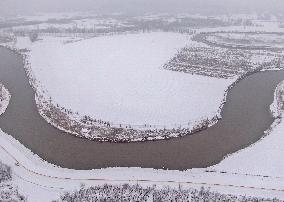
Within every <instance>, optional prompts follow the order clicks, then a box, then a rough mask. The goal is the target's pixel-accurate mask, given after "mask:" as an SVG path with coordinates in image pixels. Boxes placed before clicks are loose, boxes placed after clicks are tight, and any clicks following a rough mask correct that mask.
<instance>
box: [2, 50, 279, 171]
mask: <svg viewBox="0 0 284 202" xmlns="http://www.w3.org/2000/svg"><path fill="white" fill-rule="evenodd" d="M282 80H284V71H283V70H282V71H268V72H261V73H257V74H254V75H252V76H249V77H247V78H246V79H244V80H242V81H241V82H240V83H238V84H237V85H236V86H235V87H234V88H233V89H232V90H231V91H230V92H229V94H228V97H227V103H226V104H225V106H224V108H223V111H222V116H223V119H222V120H220V121H219V122H218V123H217V124H215V125H214V126H212V127H210V128H209V129H207V130H204V131H201V132H199V133H196V134H194V135H190V136H186V137H182V138H176V139H171V140H161V141H155V142H144V143H99V142H92V141H89V140H86V139H81V138H77V137H73V136H72V135H69V134H66V133H65V132H62V131H60V130H58V129H56V128H54V127H53V126H51V125H49V124H48V123H47V122H46V121H45V120H44V119H43V118H42V117H41V116H40V115H39V114H38V111H37V108H36V104H35V100H34V91H33V89H32V88H31V87H30V85H29V83H28V79H27V77H26V75H25V71H24V67H23V64H22V59H21V57H20V56H18V55H16V54H14V53H13V52H11V51H9V50H7V49H5V48H0V82H2V83H3V84H4V85H5V86H6V87H7V88H8V90H9V91H10V93H11V94H12V98H11V102H10V105H9V106H8V109H7V111H6V112H5V113H4V114H3V115H2V116H1V117H0V128H1V129H2V130H3V131H4V132H6V133H8V134H10V135H12V136H13V137H14V138H16V139H17V140H19V141H20V142H21V143H22V144H24V145H25V146H26V147H27V148H29V149H31V150H32V151H33V152H34V153H36V154H38V155H39V156H40V157H41V158H43V159H45V160H47V161H48V162H50V163H53V164H56V165H59V166H61V167H65V168H72V169H95V168H106V167H143V168H168V169H175V170H184V169H189V168H200V167H207V166H211V165H214V164H216V163H218V162H220V161H221V160H222V159H223V157H224V156H226V155H227V154H230V153H233V152H236V151H238V150H240V149H242V148H245V147H247V146H249V145H250V144H252V143H254V142H256V141H257V140H259V139H260V138H261V137H262V136H263V135H264V132H263V131H265V130H266V129H267V128H268V127H269V126H270V125H271V124H272V122H273V120H274V119H273V118H272V116H271V113H270V110H269V105H270V104H271V103H272V101H273V94H274V90H275V88H276V86H277V84H278V83H280V82H281V81H282ZM62 93H64V92H62ZM209 99H210V98H209Z"/></svg>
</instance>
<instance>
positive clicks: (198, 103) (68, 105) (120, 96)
mask: <svg viewBox="0 0 284 202" xmlns="http://www.w3.org/2000/svg"><path fill="white" fill-rule="evenodd" d="M72 40H74V39H70V38H62V37H61V38H57V37H44V38H43V39H42V40H39V41H36V42H34V43H31V42H30V41H29V39H28V38H18V40H17V43H16V48H18V49H28V50H29V51H27V52H26V53H25V55H26V69H27V72H28V75H29V77H30V80H31V83H32V85H33V86H34V87H35V89H36V91H37V97H36V100H37V104H38V108H39V112H40V114H41V115H42V116H43V117H44V118H45V119H46V120H47V121H48V122H49V123H51V124H52V125H54V126H56V127H58V128H59V129H61V130H65V131H67V132H69V133H73V134H75V135H77V136H80V137H86V138H88V139H95V140H101V141H123V140H125V141H144V140H153V139H165V138H170V137H178V136H183V135H188V134H190V133H192V132H195V131H196V130H199V129H201V128H206V127H208V126H210V125H212V124H213V123H215V122H216V121H217V119H218V117H219V115H220V106H221V105H222V103H223V102H224V93H225V91H226V89H227V88H228V86H229V85H230V84H231V83H233V82H234V79H217V78H208V77H204V76H198V75H191V74H184V73H181V72H174V71H167V70H165V69H163V65H164V64H165V63H166V62H167V61H168V60H170V59H171V57H172V56H173V55H175V54H176V53H177V51H178V50H179V49H180V48H182V47H184V46H185V45H190V40H189V39H188V36H187V35H183V34H177V33H160V32H153V33H147V34H145V33H140V34H128V35H118V36H112V37H110V36H105V37H96V38H92V39H87V40H82V41H79V42H78V41H76V42H72ZM67 42H68V43H67ZM70 42H71V43H70ZM62 58H64V59H62ZM38 81H40V83H39V82H38ZM41 86H43V87H41ZM43 89H44V90H43ZM63 92H64V93H63ZM208 98H210V99H208ZM68 109H72V111H71V110H68ZM74 112H79V113H74ZM79 114H80V115H86V116H80V115H79Z"/></svg>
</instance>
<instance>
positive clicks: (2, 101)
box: [0, 83, 11, 115]
mask: <svg viewBox="0 0 284 202" xmlns="http://www.w3.org/2000/svg"><path fill="white" fill-rule="evenodd" d="M10 98H11V95H10V93H9V91H8V90H7V89H6V88H5V87H4V85H3V84H1V83H0V115H2V114H3V113H4V112H5V111H6V109H7V107H8V105H9V102H10Z"/></svg>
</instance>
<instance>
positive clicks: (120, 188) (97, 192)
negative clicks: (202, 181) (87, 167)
mask: <svg viewBox="0 0 284 202" xmlns="http://www.w3.org/2000/svg"><path fill="white" fill-rule="evenodd" d="M77 201H78V202H79V201H86V202H87V201H92V202H97V201H98V202H99V201H105V202H115V201H121V202H140V201H141V202H142V201H145V202H147V201H153V202H162V201H163V202H189V201H192V202H211V201H212V202H213V201H214V202H224V201H230V202H264V201H265V202H280V200H278V199H276V198H275V199H265V198H256V197H247V196H236V195H226V194H221V193H218V192H213V191H210V189H205V188H203V187H201V189H199V190H197V189H183V188H182V187H181V186H179V188H177V189H174V188H170V187H164V188H162V189H158V188H157V187H156V186H153V187H142V186H140V185H138V184H136V185H129V184H123V185H107V184H105V185H103V186H95V187H89V188H86V187H85V186H84V185H83V186H81V188H80V189H79V190H77V191H74V192H66V193H65V194H63V195H62V196H61V197H60V199H59V200H57V201H54V202H77Z"/></svg>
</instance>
